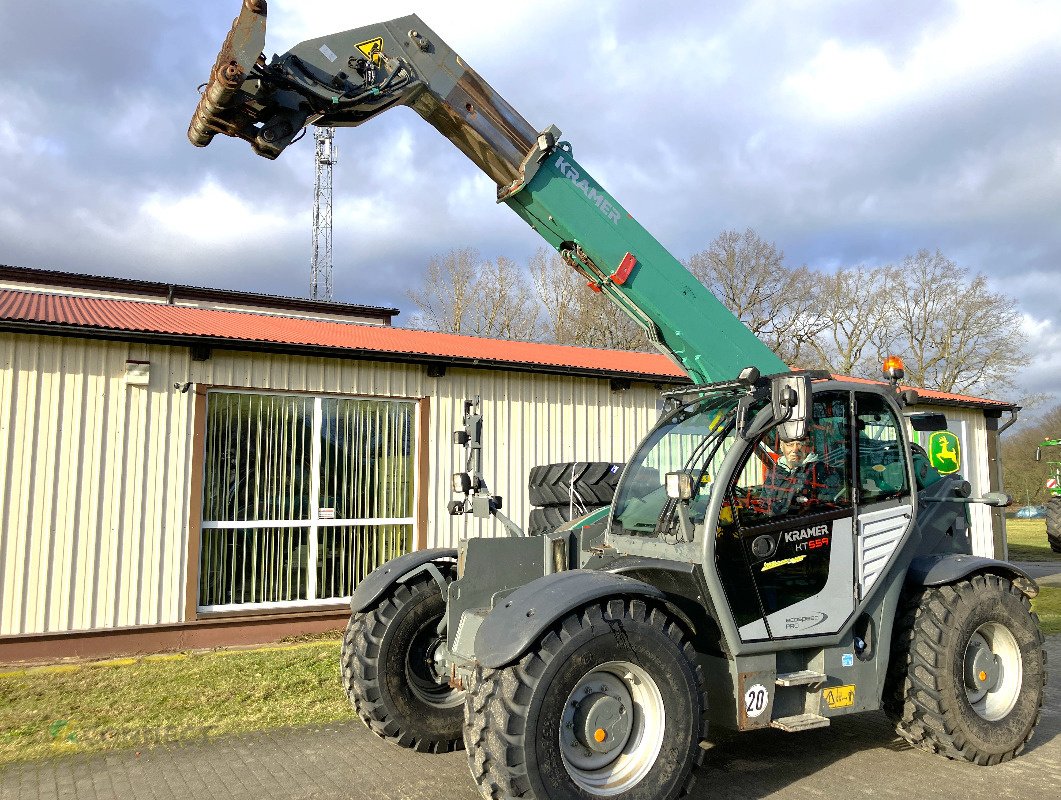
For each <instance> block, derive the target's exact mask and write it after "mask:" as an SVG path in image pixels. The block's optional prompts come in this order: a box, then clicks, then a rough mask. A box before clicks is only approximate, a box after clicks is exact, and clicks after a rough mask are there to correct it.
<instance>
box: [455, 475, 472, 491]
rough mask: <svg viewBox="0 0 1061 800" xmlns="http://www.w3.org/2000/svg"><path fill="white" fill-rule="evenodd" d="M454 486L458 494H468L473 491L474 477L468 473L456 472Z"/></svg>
mask: <svg viewBox="0 0 1061 800" xmlns="http://www.w3.org/2000/svg"><path fill="white" fill-rule="evenodd" d="M452 485H453V491H454V492H456V493H457V494H468V492H470V491H471V490H472V476H471V475H469V474H468V473H467V472H454V473H453V484H452Z"/></svg>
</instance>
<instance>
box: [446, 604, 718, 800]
mask: <svg viewBox="0 0 1061 800" xmlns="http://www.w3.org/2000/svg"><path fill="white" fill-rule="evenodd" d="M695 659H696V653H695V651H694V649H693V647H692V645H691V644H690V643H689V641H688V639H686V637H685V634H684V633H683V631H682V629H681V628H680V627H679V625H678V624H677V623H676V622H674V621H673V620H672V619H670V618H669V617H668V615H667V614H665V613H664V612H662V611H660V610H659V609H653V608H650V607H648V606H647V605H646V604H645V603H643V602H641V601H640V600H619V599H616V600H611V601H609V602H607V603H606V604H602V605H593V606H590V607H589V608H587V609H585V610H583V611H581V612H578V613H575V614H571V615H570V616H568V617H566V618H565V619H563V620H562V621H561V622H560V623H559V624H558V625H557V626H556V627H555V628H554V629H553V630H551V631H550V632H548V633H546V634H545V635H544V636H543V637H542V638H541V639H540V640H539V642H538V644H537V645H536V647H535V648H534V649H532V650H531V651H530V652H529V653H527V654H526V655H525V656H524V657H523V658H522V659H521V660H520V661H519V663H518V664H515V665H513V666H511V667H507V668H504V669H499V670H482V669H480V670H479V671H478V672H477V673H476V676H475V679H474V681H473V685H472V688H471V690H470V691H469V692H468V699H467V701H466V703H465V745H466V746H467V748H468V760H469V766H470V768H471V772H472V776H473V777H474V778H475V780H476V782H477V783H478V785H479V789H480V791H481V792H482V794H483V796H484V797H487V798H501V797H517V798H536V799H537V800H545V799H546V798H568V797H577V798H598V797H615V798H620V799H621V800H634V798H644V799H645V800H649V798H651V800H668V799H669V798H675V797H682V796H684V795H685V794H687V793H688V791H689V789H690V788H691V787H692V784H693V780H694V778H693V774H692V773H693V770H694V769H695V767H696V766H697V765H698V764H700V762H701V761H702V760H703V756H704V751H703V750H702V749H701V748H700V742H701V740H702V739H703V738H704V736H706V734H707V723H706V703H707V701H706V695H705V694H704V685H703V673H702V672H701V670H700V668H699V667H698V666H697V665H696V660H695Z"/></svg>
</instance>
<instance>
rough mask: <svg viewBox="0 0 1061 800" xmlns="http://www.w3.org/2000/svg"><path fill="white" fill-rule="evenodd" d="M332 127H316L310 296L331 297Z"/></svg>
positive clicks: (335, 156)
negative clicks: (315, 175)
mask: <svg viewBox="0 0 1061 800" xmlns="http://www.w3.org/2000/svg"><path fill="white" fill-rule="evenodd" d="M334 135H335V129H334V128H324V127H318V128H317V129H316V130H315V131H314V132H313V139H314V141H315V142H316V143H317V179H316V181H315V183H314V198H313V261H312V263H311V264H310V297H312V298H313V299H314V300H331V299H332V166H333V165H334V164H335V162H336V161H338V153H337V152H336V150H335V140H334Z"/></svg>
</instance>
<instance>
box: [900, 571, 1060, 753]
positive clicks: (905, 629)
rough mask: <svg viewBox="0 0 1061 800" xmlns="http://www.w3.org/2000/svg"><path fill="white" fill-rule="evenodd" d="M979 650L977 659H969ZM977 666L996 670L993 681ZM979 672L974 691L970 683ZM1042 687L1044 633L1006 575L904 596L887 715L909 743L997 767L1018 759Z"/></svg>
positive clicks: (1032, 727) (1033, 722)
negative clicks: (982, 657) (998, 764)
mask: <svg viewBox="0 0 1061 800" xmlns="http://www.w3.org/2000/svg"><path fill="white" fill-rule="evenodd" d="M1004 631H1008V637H1009V638H1008V639H1007V638H1006V636H1007V635H1006V634H1005V633H1003V632H1004ZM977 636H980V639H979V640H977ZM985 637H986V638H985ZM1007 641H1008V642H1009V644H1007ZM980 642H982V643H983V644H984V645H988V644H989V642H990V646H989V647H986V648H985V647H982V646H981V645H980V644H979V643H980ZM977 653H981V654H982V655H984V657H985V660H984V661H983V662H981V661H979V660H973V656H975V655H976V654H977ZM992 653H1001V655H997V656H992ZM1007 654H1008V655H1007ZM1017 662H1019V665H1020V668H1019V670H1018V669H1016V667H1017ZM981 663H983V664H986V665H988V666H987V669H993V670H994V671H995V676H994V677H993V678H992V676H990V675H989V673H988V672H987V671H983V667H981V666H980V664H981ZM1000 663H1001V664H1002V666H1003V669H1002V670H998V666H997V665H998V664H1000ZM974 664H975V665H976V666H973V665H974ZM1007 664H1008V665H1009V668H1008V669H1006V668H1005V667H1006V665H1007ZM992 665H993V666H992ZM976 670H982V671H980V672H979V673H977V672H976ZM967 672H968V676H969V677H968V678H967ZM977 674H978V675H980V676H982V677H981V678H980V681H981V687H980V688H978V687H977V686H974V685H973V684H972V683H969V681H975V680H976V678H975V677H974V676H975V675H977ZM1016 675H1019V679H1018V678H1015V677H1012V676H1016ZM1007 676H1009V677H1010V681H1009V684H1008V686H1007V683H1006V677H1007ZM988 678H992V680H990V681H989V680H988ZM1045 685H1046V652H1045V651H1044V650H1043V636H1042V633H1041V632H1040V630H1039V619H1038V617H1037V616H1036V615H1035V613H1034V612H1033V611H1032V610H1031V603H1030V602H1029V600H1028V598H1027V596H1025V595H1024V593H1023V592H1021V591H1020V590H1019V589H1017V588H1016V587H1015V586H1014V585H1013V584H1012V583H1011V582H1010V581H1009V580H1008V579H1006V578H1003V577H1000V576H998V575H990V574H987V575H974V576H973V577H971V578H968V579H966V580H962V581H959V582H958V583H956V584H954V585H951V586H939V587H932V588H929V589H925V590H924V591H922V592H920V593H918V594H917V595H915V596H913V597H911V598H908V601H907V605H906V609H905V613H904V614H903V616H902V618H901V619H900V620H898V621H897V622H896V634H895V637H894V644H893V647H892V658H891V663H890V664H889V668H888V678H887V683H886V686H885V703H884V710H885V711H886V712H887V714H888V716H890V717H891V719H892V721H893V722H894V723H895V729H896V731H897V732H898V734H899V735H900V736H901V737H902V738H903V739H905V740H906V741H907V742H909V743H910V744H912V745H914V746H915V747H919V748H921V749H924V750H928V751H930V752H933V753H938V754H939V755H942V756H946V757H947V758H952V759H957V760H964V761H970V762H972V763H974V764H980V765H989V764H997V763H999V762H1001V761H1007V760H1009V759H1011V758H1013V757H1014V756H1015V755H1017V754H1018V753H1020V752H1021V751H1022V750H1023V749H1024V746H1025V745H1026V744H1027V742H1028V740H1029V739H1030V738H1031V736H1032V733H1033V731H1034V730H1035V726H1036V724H1038V722H1039V715H1040V713H1041V710H1042V704H1043V687H1044V686H1045ZM992 687H993V688H992ZM989 690H990V691H989ZM977 698H979V699H977ZM1007 698H1008V699H1007ZM995 701H998V702H997V703H996V705H995V707H994V708H992V706H991V705H990V704H991V703H992V702H995Z"/></svg>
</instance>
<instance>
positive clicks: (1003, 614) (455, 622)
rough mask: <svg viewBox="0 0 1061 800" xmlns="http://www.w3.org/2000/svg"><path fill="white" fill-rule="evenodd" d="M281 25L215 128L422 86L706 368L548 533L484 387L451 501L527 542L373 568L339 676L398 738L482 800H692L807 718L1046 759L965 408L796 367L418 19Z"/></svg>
mask: <svg viewBox="0 0 1061 800" xmlns="http://www.w3.org/2000/svg"><path fill="white" fill-rule="evenodd" d="M264 43H265V3H264V2H262V0H245V2H244V4H243V10H242V12H241V14H240V16H239V18H238V19H237V20H236V21H235V23H234V24H233V28H232V32H231V33H230V35H229V37H228V39H227V40H226V42H225V44H224V45H223V46H222V49H221V53H220V54H219V56H218V60H217V63H216V64H215V67H214V71H213V73H212V75H211V78H210V81H209V83H208V84H207V86H206V89H205V91H204V93H203V97H202V99H201V100H200V103H199V107H198V108H197V110H196V112H195V116H194V117H193V119H192V123H191V126H190V128H189V132H188V135H189V138H190V139H191V141H192V142H193V143H194V144H196V145H199V146H205V145H207V144H209V143H210V141H211V139H212V138H213V137H214V136H215V135H216V134H218V133H222V134H226V135H229V136H234V137H237V138H241V139H244V140H246V141H248V142H249V143H250V144H251V146H252V147H253V149H254V150H255V151H256V152H257V153H259V154H260V155H263V156H265V157H267V158H275V157H277V156H278V155H279V154H280V153H281V152H282V151H283V150H284V148H285V147H287V145H288V144H290V143H291V142H292V141H293V140H294V139H295V138H296V137H298V136H299V135H300V134H301V132H302V131H303V130H304V129H305V127H306V126H307V125H309V124H317V125H329V126H349V127H353V126H358V125H361V124H363V123H365V122H367V121H368V120H370V119H371V118H372V117H373V116H375V115H376V114H378V113H379V112H381V111H385V110H387V109H389V108H391V107H394V106H399V105H405V106H408V107H410V108H411V109H412V110H414V111H415V112H417V113H418V114H420V115H421V116H423V117H424V118H425V119H426V120H427V121H428V122H429V123H431V124H432V125H433V126H434V127H435V128H437V129H438V130H439V132H440V133H442V135H443V136H445V137H446V138H447V139H449V140H450V141H451V142H453V144H454V145H456V146H457V147H458V148H459V149H460V150H461V151H462V152H464V153H465V155H467V156H468V157H469V158H470V159H471V160H472V161H473V162H474V163H475V164H476V165H477V166H479V167H480V168H481V169H482V170H483V171H484V172H485V173H486V174H487V175H488V176H490V177H491V178H492V179H493V180H494V182H495V183H496V184H497V186H498V192H497V200H498V202H500V203H504V204H505V205H507V206H508V207H509V208H510V209H512V210H513V211H514V212H515V213H516V214H518V215H519V216H520V217H521V218H522V219H524V220H525V221H526V222H527V223H528V224H529V225H530V226H531V227H532V228H533V229H534V230H535V231H537V232H538V233H539V234H540V235H541V236H542V237H543V238H544V239H545V240H546V241H547V242H548V243H549V244H550V245H552V246H553V247H555V248H556V249H557V251H558V252H559V253H560V254H561V255H562V256H563V257H564V259H565V260H566V261H567V262H568V263H569V264H570V265H571V266H572V267H573V268H574V269H575V270H576V271H577V272H578V273H579V274H580V275H582V276H583V277H584V278H585V280H586V281H587V282H589V283H590V284H591V287H592V288H593V289H595V290H599V291H600V292H602V293H603V294H604V295H605V296H607V297H608V298H609V299H610V300H611V301H612V302H614V303H616V304H617V305H618V306H620V307H621V308H622V309H623V310H624V311H626V312H627V313H628V314H629V315H630V316H631V317H632V318H633V319H635V320H636V321H638V322H639V323H640V324H641V325H642V326H643V327H644V328H645V330H646V332H647V333H648V336H649V339H650V340H651V341H652V342H653V343H655V344H656V345H657V346H658V347H659V348H660V349H661V350H662V351H663V352H665V353H667V354H668V355H670V356H671V357H672V358H673V359H674V360H675V361H676V362H677V363H678V364H680V365H681V366H682V367H683V368H684V369H685V371H686V372H687V373H688V375H689V377H690V379H691V381H692V385H691V386H690V387H688V388H684V389H680V390H677V391H674V392H670V393H668V394H667V395H666V411H665V413H664V414H663V415H662V416H661V418H660V420H659V422H658V423H657V425H656V426H655V428H654V429H653V430H652V431H651V432H650V433H649V434H648V436H647V437H646V438H645V440H644V441H643V442H642V443H641V444H640V445H639V447H638V448H637V451H636V452H635V453H634V455H633V457H632V458H631V459H630V461H629V462H628V463H627V464H626V465H625V467H624V468H623V470H622V476H621V478H620V479H619V481H618V485H617V487H616V489H615V494H614V498H613V499H612V502H611V504H610V505H609V506H607V507H604V508H601V509H598V510H596V511H593V512H592V513H590V514H589V515H587V516H585V517H582V518H580V519H576V520H573V521H570V522H568V523H567V524H565V525H564V526H562V527H561V528H560V529H558V530H555V531H551V532H543V533H541V534H540V535H536V536H526V535H524V534H523V531H522V530H520V528H519V527H518V526H517V525H516V524H515V523H514V522H512V521H511V520H509V519H508V518H507V517H505V515H504V514H503V513H502V511H501V507H502V506H501V498H499V497H497V496H494V495H491V494H490V492H489V490H488V487H487V482H486V480H485V478H484V475H483V471H482V450H483V447H482V445H483V443H482V440H481V430H482V419H481V416H480V414H479V412H478V408H477V405H476V404H475V403H474V402H468V403H466V405H465V414H464V420H463V427H462V428H461V429H460V430H458V431H456V432H455V434H454V443H455V444H456V445H457V446H459V447H462V448H464V451H465V454H466V457H467V460H466V465H467V466H466V469H465V470H464V471H462V472H459V473H457V474H455V475H454V476H453V490H454V493H455V495H456V499H455V500H454V501H453V502H452V503H451V505H450V511H451V513H453V514H455V515H456V514H467V513H470V514H474V515H477V516H480V517H484V518H486V517H494V518H495V519H496V520H497V521H498V522H499V523H500V525H501V526H502V528H503V531H504V532H507V533H508V534H509V535H508V536H502V537H499V538H471V539H466V540H462V541H461V542H460V543H459V546H458V547H457V548H434V549H428V550H421V551H416V552H412V553H408V554H406V555H403V556H401V557H399V558H396V559H394V560H393V561H390V562H388V563H387V564H384V565H383V566H382V567H380V568H379V569H377V570H376V571H374V572H373V573H371V574H370V575H368V576H367V577H366V578H365V579H364V580H363V581H362V582H361V583H360V584H359V585H358V586H357V588H356V590H355V592H354V595H353V597H352V599H351V618H350V623H349V626H348V627H347V631H346V636H345V639H344V643H343V650H342V660H341V668H342V675H343V682H344V684H345V688H346V691H347V693H348V695H349V697H350V700H351V702H352V703H353V706H354V708H355V709H356V711H357V713H358V715H359V716H360V717H361V719H362V720H363V721H364V722H365V724H366V725H367V726H368V727H369V728H370V729H371V730H372V731H373V732H375V733H376V734H377V735H379V736H381V737H383V738H386V739H388V740H390V741H392V742H394V743H395V744H397V745H399V746H402V747H406V748H409V749H411V750H414V751H417V752H425V753H437V752H446V751H451V750H454V749H460V748H464V749H466V750H467V754H468V764H469V768H470V771H471V774H472V777H473V779H474V780H475V782H476V784H477V785H478V787H479V789H480V791H481V793H482V794H483V796H484V797H487V798H502V797H505V798H507V797H519V798H538V799H539V800H544V799H545V798H569V797H571V798H602V797H611V798H620V799H621V800H633V798H653V800H655V799H657V798H658V799H659V800H667V799H669V798H675V797H681V796H684V795H685V794H687V793H688V792H689V790H690V787H691V786H692V784H693V781H694V779H695V772H696V768H697V767H698V766H699V765H700V763H701V762H702V760H703V758H704V754H705V751H704V749H703V748H702V747H701V742H702V741H703V740H704V738H705V737H706V735H707V731H708V726H709V725H719V726H723V727H727V728H732V729H736V730H740V731H747V730H756V729H761V728H771V727H772V728H777V729H780V730H782V731H786V732H792V733H795V732H798V731H803V730H807V729H811V728H818V727H824V726H828V725H829V724H830V723H831V721H832V720H833V719H834V718H836V717H839V716H843V715H846V714H851V713H858V712H862V711H871V710H876V709H884V710H885V711H886V712H887V713H888V714H889V715H890V716H891V718H892V719H893V720H894V722H895V725H896V728H897V730H898V731H899V733H900V734H901V735H902V736H903V737H904V738H905V739H906V740H907V741H909V742H911V743H912V744H914V745H917V746H919V747H922V748H924V749H926V750H929V751H932V752H935V753H939V754H941V755H943V756H946V757H948V758H954V759H963V760H967V761H970V762H973V763H976V764H981V765H991V764H997V763H999V762H1001V761H1005V760H1007V759H1009V758H1012V757H1013V756H1015V755H1017V754H1018V753H1020V752H1021V750H1022V749H1023V748H1024V746H1025V745H1026V743H1027V741H1028V740H1029V738H1030V737H1031V736H1032V732H1033V730H1034V728H1035V725H1036V723H1037V721H1038V719H1039V712H1040V708H1041V705H1042V701H1043V687H1044V683H1045V679H1046V670H1045V655H1044V652H1043V638H1042V635H1041V633H1040V631H1039V627H1038V621H1037V618H1036V616H1035V614H1034V613H1032V611H1031V607H1030V598H1032V597H1034V596H1035V594H1036V593H1037V591H1038V588H1037V586H1036V584H1035V582H1034V581H1033V580H1032V579H1031V578H1029V577H1028V576H1027V575H1026V574H1025V573H1024V572H1022V571H1021V570H1020V569H1019V568H1017V567H1016V566H1014V565H1012V564H1009V563H1006V562H1003V561H998V560H995V559H990V558H982V557H976V556H974V555H972V544H971V541H970V535H969V528H968V524H967V514H966V511H967V505H968V504H970V503H986V504H989V505H993V506H1000V505H1005V504H1007V503H1008V498H1007V497H1006V496H1005V495H1001V494H997V493H996V494H988V495H985V496H984V497H970V496H969V495H970V488H969V484H968V482H966V481H964V480H963V479H962V478H961V477H960V476H959V475H957V474H954V475H943V476H941V475H940V474H939V473H938V472H936V471H935V470H932V469H931V467H929V466H928V463H927V459H925V457H924V454H923V451H922V452H917V450H916V449H915V448H914V446H913V445H912V444H911V442H910V437H909V435H908V425H912V426H913V427H914V428H915V429H916V430H941V429H943V428H944V427H945V424H946V420H945V419H944V418H943V416H942V415H939V414H925V413H921V414H919V413H917V412H916V411H914V410H913V409H912V408H911V406H913V405H915V404H916V403H917V396H916V393H915V392H912V391H906V392H899V391H897V389H896V388H895V386H897V383H895V384H893V386H888V385H872V384H867V383H865V382H858V383H856V382H853V381H851V382H846V381H841V380H833V379H832V378H831V377H830V376H828V375H825V374H817V373H808V372H799V373H793V372H792V371H790V370H789V369H788V368H787V367H786V366H785V364H783V363H782V362H781V361H780V360H779V359H778V358H777V356H775V355H774V353H773V352H771V351H770V350H769V349H768V348H767V347H766V346H765V345H763V344H762V343H761V342H760V341H759V340H758V339H757V338H756V337H755V336H753V335H752V334H751V333H750V332H749V331H748V329H747V328H746V327H745V326H744V325H742V324H741V323H740V321H739V320H737V319H736V318H735V317H734V316H733V315H732V314H730V313H729V312H728V311H727V310H726V309H725V307H724V306H722V305H721V303H719V301H718V300H717V299H716V298H715V297H713V296H712V295H711V293H710V292H708V291H707V290H706V289H705V288H704V287H703V286H702V285H701V284H700V283H698V282H697V281H696V280H695V278H693V276H692V275H690V274H689V273H688V271H687V270H685V268H684V267H682V265H681V264H680V263H679V262H678V261H677V259H675V258H674V256H672V255H671V254H670V253H669V252H668V251H667V250H666V249H665V248H664V247H663V246H662V245H661V244H660V243H659V242H657V241H656V240H655V239H654V238H652V236H651V235H649V233H648V232H647V231H645V230H644V228H642V227H641V225H640V224H639V223H638V222H637V221H636V220H635V219H634V218H633V217H632V215H630V214H629V213H628V212H627V211H626V210H625V209H624V208H623V207H622V206H621V205H620V204H619V203H618V202H617V201H616V200H615V199H614V198H613V197H612V196H611V195H610V194H608V193H607V192H606V191H605V190H604V189H603V188H602V187H601V185H600V184H599V183H598V182H597V181H596V180H595V179H594V178H593V177H592V176H591V175H590V174H589V173H588V172H587V170H586V169H585V167H583V166H582V165H581V164H580V163H579V162H577V161H576V159H575V157H574V155H573V152H572V147H571V145H570V144H569V143H567V142H565V141H562V140H561V139H560V132H559V131H558V130H557V129H556V128H555V127H549V128H546V129H545V130H540V131H539V130H537V129H535V128H533V127H532V126H531V125H530V124H529V123H528V122H526V120H524V119H523V118H522V117H521V116H520V115H519V113H518V112H516V111H515V109H514V108H512V106H510V105H509V104H508V103H507V102H506V101H505V100H504V99H503V98H501V97H500V96H499V95H498V94H497V93H496V92H495V91H494V90H493V89H492V88H491V87H490V86H489V84H487V83H486V82H485V81H484V80H483V79H482V78H481V77H480V76H479V75H478V74H476V73H475V72H474V71H473V70H472V69H471V68H470V67H468V66H467V64H466V63H465V61H464V60H463V59H461V58H460V57H459V56H457V55H456V54H455V53H454V52H453V51H452V50H451V49H450V48H449V47H448V46H447V45H446V44H445V43H444V42H443V41H442V40H441V39H440V38H439V37H438V36H437V35H436V34H435V32H434V31H432V30H431V29H430V28H428V27H427V26H426V25H424V23H423V21H422V20H420V19H419V18H418V17H416V16H408V17H404V18H401V19H396V20H392V21H390V22H385V23H381V24H378V25H371V26H367V27H364V28H359V29H356V30H352V31H346V32H343V33H336V34H331V35H328V36H324V37H322V38H319V39H313V40H310V41H307V42H303V43H301V44H299V45H296V46H295V47H294V48H292V50H291V51H289V52H287V53H285V54H284V55H281V56H274V57H273V58H272V59H271V60H270V61H269V62H268V63H267V62H266V60H265V58H264V57H263V56H262V55H261V53H262V50H263V47H264ZM556 57H557V55H556V54H551V55H550V57H549V58H548V59H544V60H543V62H542V63H543V64H551V63H553V62H554V60H555V58H556ZM564 57H565V58H568V59H577V58H578V57H579V52H578V48H577V47H574V48H571V49H570V50H568V51H565V55H564ZM553 77H554V76H552V75H550V74H549V73H548V71H546V72H543V75H542V78H543V80H550V79H552V78H553ZM554 88H555V90H556V91H558V92H559V91H563V90H564V87H563V85H562V84H560V83H558V82H557V83H556V84H555V86H554ZM630 119H631V124H643V123H644V121H645V120H646V119H647V117H646V114H645V112H644V110H643V109H637V110H634V111H633V112H632V113H631V115H630ZM644 166H647V167H650V165H644ZM638 168H639V169H640V168H644V167H643V165H638ZM411 224H415V221H411ZM888 376H889V377H890V378H892V379H893V381H896V382H897V381H898V379H899V378H900V377H901V376H902V369H901V366H900V365H899V364H897V363H892V364H891V366H890V368H889V373H888Z"/></svg>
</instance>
